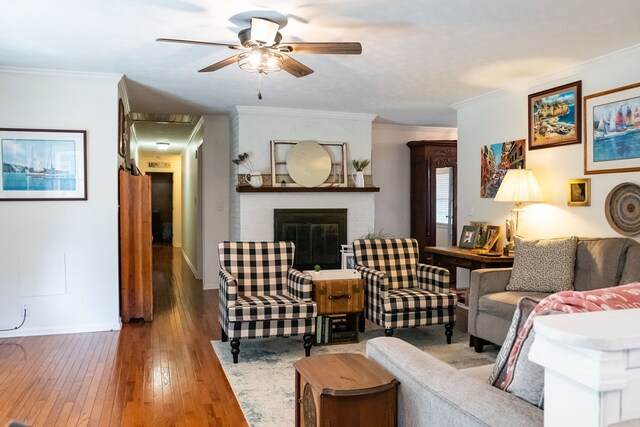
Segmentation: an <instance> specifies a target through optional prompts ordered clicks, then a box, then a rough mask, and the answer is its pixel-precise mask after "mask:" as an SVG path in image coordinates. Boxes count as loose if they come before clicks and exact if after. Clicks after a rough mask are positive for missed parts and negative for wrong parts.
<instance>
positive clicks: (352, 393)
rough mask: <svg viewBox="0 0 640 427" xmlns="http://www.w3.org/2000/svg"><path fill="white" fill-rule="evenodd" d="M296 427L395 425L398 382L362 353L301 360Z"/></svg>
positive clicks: (297, 381)
mask: <svg viewBox="0 0 640 427" xmlns="http://www.w3.org/2000/svg"><path fill="white" fill-rule="evenodd" d="M293 366H294V368H295V370H296V385H295V387H296V426H304V427H319V426H395V425H396V392H397V387H398V381H397V380H396V379H395V378H394V377H393V375H391V374H390V373H388V372H387V371H386V370H384V369H383V368H382V367H380V366H379V365H378V364H376V363H375V362H373V361H371V360H369V359H367V358H366V357H365V356H363V355H362V354H359V353H334V354H321V355H317V356H310V357H305V358H303V359H300V360H299V361H297V362H296V363H294V364H293Z"/></svg>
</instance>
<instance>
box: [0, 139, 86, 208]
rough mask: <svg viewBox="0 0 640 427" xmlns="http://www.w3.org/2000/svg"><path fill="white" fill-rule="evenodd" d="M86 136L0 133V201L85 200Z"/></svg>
mask: <svg viewBox="0 0 640 427" xmlns="http://www.w3.org/2000/svg"><path fill="white" fill-rule="evenodd" d="M86 152H87V132H86V131H83V130H38V129H0V158H1V159H2V175H1V177H0V201H2V200H87V180H86V176H87V159H86V156H87V154H86Z"/></svg>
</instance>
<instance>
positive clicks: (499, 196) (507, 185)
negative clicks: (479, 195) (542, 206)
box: [495, 169, 544, 202]
mask: <svg viewBox="0 0 640 427" xmlns="http://www.w3.org/2000/svg"><path fill="white" fill-rule="evenodd" d="M495 200H496V201H497V202H542V201H543V200H544V196H543V194H542V191H541V190H540V186H539V185H538V181H536V177H535V175H534V174H533V171H532V170H531V169H509V170H508V171H507V174H506V175H505V176H504V179H503V180H502V184H500V188H498V192H497V193H496V197H495Z"/></svg>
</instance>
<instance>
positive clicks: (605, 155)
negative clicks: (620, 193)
mask: <svg viewBox="0 0 640 427" xmlns="http://www.w3.org/2000/svg"><path fill="white" fill-rule="evenodd" d="M635 171H640V83H636V84H633V85H629V86H623V87H619V88H617V89H612V90H608V91H605V92H599V93H594V94H593V95H589V96H585V97H584V173H585V175H590V174H599V173H614V172H635Z"/></svg>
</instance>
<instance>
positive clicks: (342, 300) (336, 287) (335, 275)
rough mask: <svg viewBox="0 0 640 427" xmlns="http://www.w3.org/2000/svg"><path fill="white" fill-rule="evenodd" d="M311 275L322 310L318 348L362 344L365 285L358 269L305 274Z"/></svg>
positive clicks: (317, 329)
mask: <svg viewBox="0 0 640 427" xmlns="http://www.w3.org/2000/svg"><path fill="white" fill-rule="evenodd" d="M305 273H308V274H310V275H311V281H312V283H313V300H314V301H315V302H316V304H317V307H318V319H317V324H316V341H315V344H316V345H324V344H340V343H345V342H358V330H362V329H361V327H363V326H364V324H363V325H359V322H360V317H361V316H360V315H361V314H362V310H363V309H364V286H363V284H362V279H361V277H360V273H358V272H356V271H355V270H322V271H320V272H315V271H305Z"/></svg>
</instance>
